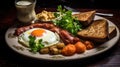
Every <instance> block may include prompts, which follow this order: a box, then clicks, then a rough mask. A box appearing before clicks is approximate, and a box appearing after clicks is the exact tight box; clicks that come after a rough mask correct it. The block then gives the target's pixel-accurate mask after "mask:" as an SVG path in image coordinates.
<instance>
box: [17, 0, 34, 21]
mask: <svg viewBox="0 0 120 67" xmlns="http://www.w3.org/2000/svg"><path fill="white" fill-rule="evenodd" d="M35 5H36V0H15V6H16V9H17V19H18V20H19V21H20V22H23V23H29V22H32V21H34V20H35V19H36V13H35Z"/></svg>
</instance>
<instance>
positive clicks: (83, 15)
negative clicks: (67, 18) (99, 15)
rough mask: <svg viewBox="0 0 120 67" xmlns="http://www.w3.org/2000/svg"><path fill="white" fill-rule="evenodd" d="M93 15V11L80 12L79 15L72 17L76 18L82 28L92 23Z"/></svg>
mask: <svg viewBox="0 0 120 67" xmlns="http://www.w3.org/2000/svg"><path fill="white" fill-rule="evenodd" d="M95 13H96V11H95V10H93V11H87V12H80V13H79V14H73V17H77V19H78V20H79V21H80V22H81V23H82V24H83V26H88V25H89V24H90V23H91V22H92V21H93V19H94V17H95Z"/></svg>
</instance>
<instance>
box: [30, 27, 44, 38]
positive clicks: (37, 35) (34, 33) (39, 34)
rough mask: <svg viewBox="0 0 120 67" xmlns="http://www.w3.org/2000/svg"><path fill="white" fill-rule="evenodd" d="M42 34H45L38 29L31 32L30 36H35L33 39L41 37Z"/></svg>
mask: <svg viewBox="0 0 120 67" xmlns="http://www.w3.org/2000/svg"><path fill="white" fill-rule="evenodd" d="M44 32H45V30H43V29H38V30H34V31H32V33H31V35H32V36H35V37H39V36H42V35H43V33H44Z"/></svg>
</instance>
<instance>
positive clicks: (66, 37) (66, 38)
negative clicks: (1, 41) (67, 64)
mask: <svg viewBox="0 0 120 67" xmlns="http://www.w3.org/2000/svg"><path fill="white" fill-rule="evenodd" d="M32 28H45V29H48V30H50V31H52V32H56V33H57V34H58V35H59V36H60V37H61V39H62V41H63V42H64V43H65V44H69V43H71V44H74V43H76V42H78V41H79V38H78V37H74V36H73V35H71V34H70V33H69V32H68V31H67V30H63V29H61V28H59V27H57V26H55V25H54V24H52V23H35V24H31V25H29V26H24V27H20V28H17V29H16V30H15V33H14V34H15V35H17V36H19V35H20V34H21V33H23V32H25V31H26V30H29V29H32Z"/></svg>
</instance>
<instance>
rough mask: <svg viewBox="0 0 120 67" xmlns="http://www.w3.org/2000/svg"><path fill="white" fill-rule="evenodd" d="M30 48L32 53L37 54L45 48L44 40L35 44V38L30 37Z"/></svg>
mask: <svg viewBox="0 0 120 67" xmlns="http://www.w3.org/2000/svg"><path fill="white" fill-rule="evenodd" d="M29 39H30V40H29V46H30V48H31V50H30V51H31V52H33V53H36V52H38V51H39V50H40V49H41V48H43V47H44V45H43V44H42V39H40V40H39V41H38V42H35V39H36V38H35V37H34V36H29Z"/></svg>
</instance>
